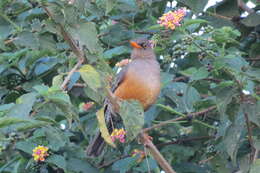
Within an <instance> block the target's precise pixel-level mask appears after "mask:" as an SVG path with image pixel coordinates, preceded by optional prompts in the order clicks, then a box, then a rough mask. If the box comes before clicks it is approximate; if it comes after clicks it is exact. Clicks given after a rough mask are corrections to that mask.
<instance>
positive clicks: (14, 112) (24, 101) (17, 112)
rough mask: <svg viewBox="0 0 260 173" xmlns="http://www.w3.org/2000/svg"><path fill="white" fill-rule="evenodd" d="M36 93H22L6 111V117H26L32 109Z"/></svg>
mask: <svg viewBox="0 0 260 173" xmlns="http://www.w3.org/2000/svg"><path fill="white" fill-rule="evenodd" d="M37 95H38V94H37V93H28V94H24V95H22V96H21V97H20V98H18V99H17V103H18V104H16V105H15V106H13V107H12V109H11V110H10V111H9V112H8V113H7V115H6V116H8V117H21V118H28V117H29V114H30V112H31V110H32V106H33V105H34V102H35V101H36V96H37Z"/></svg>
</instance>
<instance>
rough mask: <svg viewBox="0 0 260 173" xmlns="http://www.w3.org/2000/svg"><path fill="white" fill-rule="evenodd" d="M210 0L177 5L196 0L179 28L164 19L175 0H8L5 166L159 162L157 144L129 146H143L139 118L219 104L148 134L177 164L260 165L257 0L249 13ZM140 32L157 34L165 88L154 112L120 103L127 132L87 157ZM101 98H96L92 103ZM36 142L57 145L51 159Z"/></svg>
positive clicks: (3, 55) (1, 124) (103, 167)
mask: <svg viewBox="0 0 260 173" xmlns="http://www.w3.org/2000/svg"><path fill="white" fill-rule="evenodd" d="M207 3H208V0H202V1H201V2H200V3H196V5H194V2H193V1H192V0H187V1H184V0H178V5H177V6H178V7H187V8H188V9H190V11H188V13H187V14H186V17H185V18H184V21H183V22H182V23H181V26H178V27H176V28H175V30H174V31H170V30H167V29H164V28H163V27H160V26H159V25H158V24H157V20H158V19H159V17H161V16H162V15H163V14H164V13H166V12H168V11H169V10H175V8H174V9H172V8H171V7H169V6H166V5H167V1H158V0H147V1H142V0H92V1H86V0H35V1H32V0H1V1H0V73H1V76H0V85H1V87H0V98H1V106H0V172H4V173H9V172H19V173H22V172H32V173H33V172H41V173H43V172H44V173H47V172H49V173H50V172H67V173H80V172H91V173H95V172H101V171H103V172H109V173H111V172H120V173H121V172H122V173H123V172H127V171H132V172H148V170H149V169H150V170H152V171H153V172H160V170H161V168H160V167H159V166H158V164H157V163H156V161H155V160H154V159H153V158H152V156H151V155H150V154H149V153H148V155H147V159H144V160H143V161H141V162H138V160H139V156H138V155H136V156H134V157H131V152H132V151H133V150H134V149H140V150H143V146H142V145H140V144H138V141H137V138H136V136H137V135H138V133H139V131H140V129H141V128H143V127H151V126H152V125H155V124H158V123H161V122H164V121H166V120H170V119H174V118H177V117H180V116H182V115H184V114H186V115H192V113H196V112H200V111H202V110H205V109H207V108H209V107H210V106H216V108H217V109H215V110H213V111H212V110H211V111H206V112H205V113H203V114H200V115H199V116H194V117H193V118H189V119H185V121H177V122H174V123H170V124H168V125H167V126H162V127H160V128H154V129H153V130H151V131H149V135H150V136H152V137H153V142H154V144H155V145H157V146H158V148H159V150H160V152H161V153H162V154H163V156H164V157H165V159H166V160H167V161H169V163H170V164H171V165H172V167H173V169H174V170H176V172H180V173H186V172H194V173H196V172H198V173H202V172H221V173H226V172H227V173H229V172H236V171H240V172H250V173H257V172H258V171H259V155H257V153H258V151H259V150H260V136H259V134H260V133H259V132H260V114H259V112H260V96H259V94H260V93H259V92H260V85H259V82H260V69H259V67H260V64H259V55H260V52H259V50H260V40H259V38H260V34H259V33H260V29H259V28H260V25H259V21H260V17H259V12H258V13H257V9H259V1H255V3H258V6H256V7H255V11H256V12H255V13H252V14H250V15H249V16H248V17H245V18H241V17H239V15H240V14H241V13H242V12H244V11H243V10H241V9H239V7H238V4H237V1H235V0H231V1H228V0H226V1H222V2H219V3H217V4H216V5H215V6H212V7H210V8H208V9H207V10H206V11H204V12H203V10H204V8H205V6H206V4H207ZM176 9H177V8H176ZM200 13H201V14H200ZM193 15H196V16H197V18H196V19H192V16H193ZM64 33H65V34H64ZM66 33H67V35H66ZM65 36H67V37H65ZM68 36H71V37H68ZM137 37H147V38H149V39H152V40H153V41H154V42H156V48H155V52H156V54H157V55H158V60H159V61H160V65H161V78H162V82H161V83H162V88H161V94H160V97H159V98H158V100H157V103H156V104H155V105H153V106H152V107H151V108H150V109H149V110H148V111H147V112H145V116H144V117H145V118H143V116H140V115H142V114H143V112H142V111H141V110H140V105H139V104H137V102H133V101H130V102H122V105H121V109H120V113H121V114H122V119H123V122H124V125H125V127H126V130H127V131H128V132H127V134H128V135H129V136H128V135H127V137H129V139H127V143H124V144H119V145H118V146H117V148H113V147H111V146H107V147H106V148H105V152H104V154H103V155H102V156H100V157H98V158H88V157H87V156H86V154H85V151H84V150H85V148H86V146H87V145H88V144H89V142H90V139H91V138H92V137H93V136H94V134H95V133H96V132H97V131H98V128H99V124H101V127H102V122H104V120H103V121H99V122H98V120H97V117H96V112H97V111H98V110H100V109H101V108H102V107H103V101H104V98H105V96H106V92H105V88H106V87H107V86H108V84H109V79H110V78H111V77H112V76H114V75H115V73H116V71H117V70H118V68H117V67H114V66H115V64H116V63H117V62H119V61H120V60H122V59H125V58H129V53H130V50H131V49H130V47H129V45H128V40H129V39H133V38H137ZM68 40H69V41H71V40H73V41H74V42H68ZM72 43H73V44H72ZM77 48H79V50H78V49H77ZM82 52H83V54H81V53H82ZM82 56H84V57H85V59H84V60H85V63H86V64H85V65H83V66H82V67H81V68H80V69H79V71H76V72H74V73H73V74H72V75H71V78H70V80H69V83H68V84H67V86H66V90H67V91H64V90H63V89H61V85H62V83H63V81H64V80H65V78H66V76H68V75H69V71H70V70H71V69H72V68H73V67H74V66H75V65H76V64H77V63H78V61H79V57H80V58H82ZM159 57H160V58H159ZM91 101H94V102H95V104H94V106H92V107H90V108H89V109H87V110H86V109H85V110H84V109H82V107H81V105H82V103H83V102H84V103H86V102H91ZM131 114H134V115H131ZM102 116H103V115H102V113H100V112H99V114H98V117H99V118H100V117H101V119H102ZM131 116H132V117H133V118H132V119H131V118H129V117H131ZM190 117H191V116H190ZM103 129H106V127H103ZM110 142H111V141H110ZM38 145H41V146H45V147H48V149H49V150H48V154H49V156H48V157H46V160H45V161H44V162H36V161H34V160H33V157H32V154H33V149H34V148H35V147H37V146H38ZM112 145H114V144H113V143H112ZM113 159H115V160H114V162H110V161H111V160H113ZM148 165H149V166H148Z"/></svg>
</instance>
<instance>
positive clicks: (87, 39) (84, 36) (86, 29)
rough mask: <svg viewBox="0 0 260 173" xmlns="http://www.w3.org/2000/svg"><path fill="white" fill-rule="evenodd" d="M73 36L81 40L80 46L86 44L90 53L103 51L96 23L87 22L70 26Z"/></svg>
mask: <svg viewBox="0 0 260 173" xmlns="http://www.w3.org/2000/svg"><path fill="white" fill-rule="evenodd" d="M70 33H71V35H72V37H73V38H75V39H76V40H78V41H79V44H80V46H82V47H83V46H86V47H87V49H88V50H89V51H90V53H92V54H95V53H99V52H101V51H102V48H101V46H100V45H99V44H98V37H97V30H96V25H95V23H92V22H86V23H80V24H79V25H76V26H74V27H73V28H70Z"/></svg>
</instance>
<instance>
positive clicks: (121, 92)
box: [114, 75, 160, 110]
mask: <svg viewBox="0 0 260 173" xmlns="http://www.w3.org/2000/svg"><path fill="white" fill-rule="evenodd" d="M159 92H160V87H156V86H154V85H153V84H152V81H149V82H148V81H145V80H142V77H140V76H135V75H127V76H126V77H125V79H124V80H123V82H122V83H121V84H120V85H119V86H118V88H117V89H116V90H115V92H114V94H115V95H116V96H117V97H119V98H121V99H124V100H128V99H134V100H138V101H139V102H140V103H141V104H142V105H143V108H144V110H146V109H147V108H148V107H149V106H150V105H151V104H153V103H154V102H155V100H156V98H157V96H158V94H159Z"/></svg>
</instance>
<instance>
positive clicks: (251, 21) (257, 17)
mask: <svg viewBox="0 0 260 173" xmlns="http://www.w3.org/2000/svg"><path fill="white" fill-rule="evenodd" d="M241 22H242V23H243V24H244V25H246V26H248V27H255V26H257V25H259V24H260V14H257V13H251V14H249V15H248V16H247V17H246V18H245V19H243V20H241Z"/></svg>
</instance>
